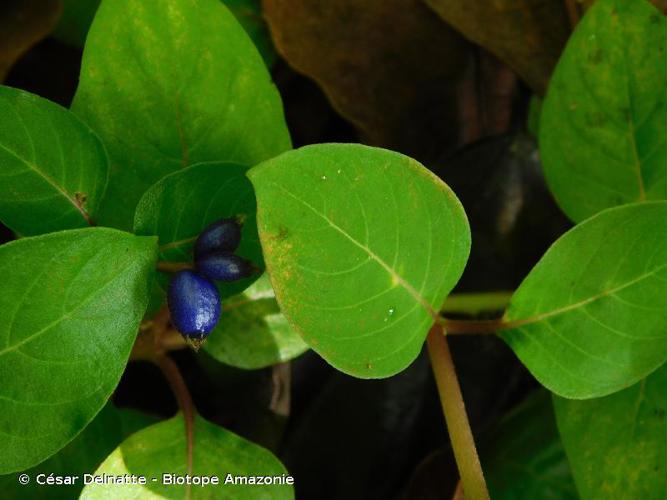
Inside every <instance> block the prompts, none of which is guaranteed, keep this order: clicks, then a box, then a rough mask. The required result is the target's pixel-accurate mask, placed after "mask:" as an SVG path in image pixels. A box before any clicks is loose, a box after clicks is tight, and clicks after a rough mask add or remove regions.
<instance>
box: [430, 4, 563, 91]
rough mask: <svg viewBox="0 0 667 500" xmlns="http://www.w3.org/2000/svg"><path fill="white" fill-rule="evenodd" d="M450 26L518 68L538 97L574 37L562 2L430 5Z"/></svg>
mask: <svg viewBox="0 0 667 500" xmlns="http://www.w3.org/2000/svg"><path fill="white" fill-rule="evenodd" d="M425 1H426V3H427V4H429V5H430V6H431V7H432V8H433V9H434V10H435V11H436V12H437V13H438V14H439V15H440V16H441V17H442V18H443V19H444V20H445V21H447V22H448V23H450V24H451V25H452V26H454V27H455V28H456V29H458V30H460V31H461V33H463V34H464V35H465V36H466V37H468V38H469V39H470V40H472V41H473V42H475V43H478V44H479V45H481V46H482V47H484V48H486V49H487V50H489V51H490V52H492V53H493V54H495V55H496V56H498V57H499V58H500V59H501V60H502V61H504V62H506V63H507V64H508V65H509V66H510V67H511V68H513V69H514V70H515V71H516V72H517V73H518V74H519V76H521V78H523V80H525V82H526V83H527V84H528V85H529V86H530V87H531V88H532V89H533V90H534V91H535V92H537V93H538V94H543V93H544V91H545V90H546V87H547V83H548V81H549V77H550V75H551V71H552V70H553V68H554V66H555V65H556V62H557V61H558V57H559V56H560V53H561V50H562V48H563V46H564V44H565V41H566V40H567V37H568V35H569V33H570V24H569V21H568V17H567V11H566V8H565V4H564V2H563V1H562V0H425Z"/></svg>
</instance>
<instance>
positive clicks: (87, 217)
mask: <svg viewBox="0 0 667 500" xmlns="http://www.w3.org/2000/svg"><path fill="white" fill-rule="evenodd" d="M0 148H2V149H3V150H5V151H7V152H8V153H9V154H10V155H12V156H13V157H14V158H16V159H17V160H19V161H20V162H21V163H23V164H24V165H25V166H27V167H28V168H30V170H32V171H34V172H35V173H36V174H37V175H38V176H40V177H41V178H43V179H44V180H45V181H46V182H48V183H49V185H51V186H52V187H53V188H54V189H55V190H56V191H58V192H59V193H60V194H61V195H62V196H63V197H64V198H65V199H66V200H67V201H69V202H70V204H71V205H72V206H73V207H74V208H75V209H76V210H77V211H78V212H79V213H80V214H81V216H82V217H83V220H84V221H86V223H87V224H90V214H89V213H88V212H87V211H86V209H85V208H83V206H82V205H81V204H79V203H78V202H77V200H76V198H74V197H73V196H70V194H69V193H68V192H67V191H65V190H64V189H63V188H62V187H60V186H59V185H58V183H57V182H56V181H55V180H54V179H53V178H52V177H51V176H49V175H48V174H46V173H45V172H44V171H43V170H41V169H40V168H39V167H38V166H37V165H35V164H34V163H32V162H31V161H28V160H27V159H25V158H23V157H22V156H20V155H18V154H17V153H16V152H15V151H12V150H11V149H9V148H8V147H7V146H5V145H4V144H2V143H0Z"/></svg>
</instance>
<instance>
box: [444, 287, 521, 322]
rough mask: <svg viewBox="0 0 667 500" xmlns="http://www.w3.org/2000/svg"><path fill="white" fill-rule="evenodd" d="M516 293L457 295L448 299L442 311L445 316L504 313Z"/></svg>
mask: <svg viewBox="0 0 667 500" xmlns="http://www.w3.org/2000/svg"><path fill="white" fill-rule="evenodd" d="M513 293H514V292H512V291H507V290H501V291H497V292H483V293H455V294H452V295H450V296H449V297H447V299H446V300H445V304H444V305H443V306H442V311H441V312H443V313H445V314H468V315H471V316H475V315H477V314H479V313H481V312H487V311H491V312H493V311H502V310H504V309H505V308H506V307H507V305H508V304H509V302H510V298H511V297H512V294H513Z"/></svg>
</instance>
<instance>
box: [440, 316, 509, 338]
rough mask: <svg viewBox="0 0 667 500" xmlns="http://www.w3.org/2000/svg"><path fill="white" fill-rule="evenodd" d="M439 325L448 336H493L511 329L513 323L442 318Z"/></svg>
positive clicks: (500, 320)
mask: <svg viewBox="0 0 667 500" xmlns="http://www.w3.org/2000/svg"><path fill="white" fill-rule="evenodd" d="M438 323H439V324H440V325H441V326H442V327H443V328H444V329H445V331H446V332H447V334H448V335H471V334H491V333H496V332H498V331H500V330H505V329H507V328H510V326H511V323H506V322H505V321H503V320H502V319H481V320H473V319H450V318H440V320H439V321H438Z"/></svg>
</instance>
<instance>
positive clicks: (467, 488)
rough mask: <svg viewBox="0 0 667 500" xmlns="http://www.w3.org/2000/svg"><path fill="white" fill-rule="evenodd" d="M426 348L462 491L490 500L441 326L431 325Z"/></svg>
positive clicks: (470, 496) (471, 497) (476, 498)
mask: <svg viewBox="0 0 667 500" xmlns="http://www.w3.org/2000/svg"><path fill="white" fill-rule="evenodd" d="M427 345H428V353H429V357H430V358H431V367H432V368H433V375H434V376H435V381H436V384H437V386H438V394H439V396H440V402H441V404H442V411H443V413H444V415H445V421H446V422H447V429H448V431H449V439H450V441H451V443H452V449H453V450H454V458H456V464H457V466H458V469H459V474H460V475H461V484H462V485H463V491H464V493H465V496H466V498H467V499H468V500H489V492H488V490H487V488H486V482H485V480H484V473H483V472H482V466H481V464H480V462H479V457H478V456H477V449H476V448H475V440H474V439H473V436H472V431H471V430H470V423H469V422H468V415H467V414H466V409H465V404H464V402H463V395H462V394H461V387H460V386H459V381H458V378H457V376H456V369H455V368H454V362H453V360H452V356H451V353H450V352H449V345H448V344H447V339H446V338H445V335H444V330H443V329H442V326H440V325H437V324H436V325H433V327H432V328H431V330H430V331H429V333H428V338H427Z"/></svg>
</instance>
